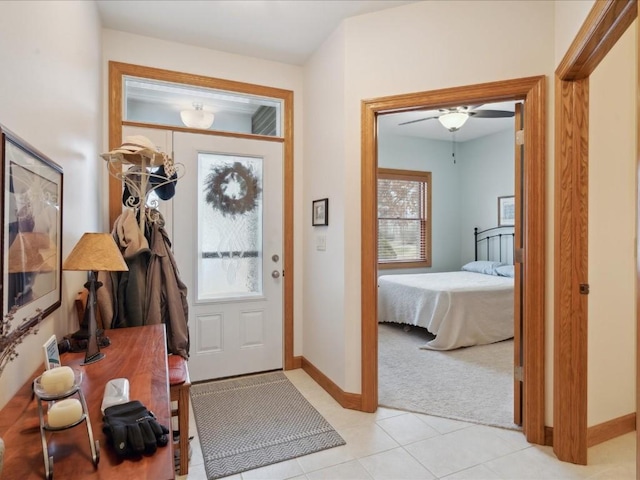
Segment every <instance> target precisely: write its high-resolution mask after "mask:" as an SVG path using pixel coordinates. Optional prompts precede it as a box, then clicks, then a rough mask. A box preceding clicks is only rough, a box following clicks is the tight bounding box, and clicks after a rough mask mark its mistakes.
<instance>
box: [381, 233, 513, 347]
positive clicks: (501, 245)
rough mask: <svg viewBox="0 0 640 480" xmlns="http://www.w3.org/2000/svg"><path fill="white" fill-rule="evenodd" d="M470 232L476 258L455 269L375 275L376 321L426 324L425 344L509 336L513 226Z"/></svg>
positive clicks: (484, 341)
mask: <svg viewBox="0 0 640 480" xmlns="http://www.w3.org/2000/svg"><path fill="white" fill-rule="evenodd" d="M474 233H475V241H476V248H475V251H476V256H475V258H476V260H474V261H472V262H469V263H467V264H465V265H463V267H462V269H461V270H460V271H454V272H438V273H422V274H406V275H382V276H380V277H379V278H378V321H379V322H393V323H401V324H407V325H413V326H418V327H423V328H426V329H427V330H428V331H429V332H431V333H432V334H434V335H435V338H434V339H433V340H431V341H429V342H428V343H427V344H426V345H424V346H423V347H421V348H425V349H430V350H452V349H455V348H460V347H467V346H472V345H484V344H488V343H494V342H498V341H501V340H506V339H508V338H511V337H513V305H514V296H513V295H514V293H513V227H509V229H506V233H505V227H495V228H492V229H487V230H484V231H478V230H477V229H475V232H474ZM482 257H484V259H480V260H479V258H482Z"/></svg>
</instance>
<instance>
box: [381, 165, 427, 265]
mask: <svg viewBox="0 0 640 480" xmlns="http://www.w3.org/2000/svg"><path fill="white" fill-rule="evenodd" d="M430 266H431V172H421V171H414V170H393V169H387V168H379V169H378V267H379V268H412V267H430Z"/></svg>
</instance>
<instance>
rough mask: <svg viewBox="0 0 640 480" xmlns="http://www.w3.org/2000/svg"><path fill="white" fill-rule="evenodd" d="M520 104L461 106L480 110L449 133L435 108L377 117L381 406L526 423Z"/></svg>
mask: <svg viewBox="0 0 640 480" xmlns="http://www.w3.org/2000/svg"><path fill="white" fill-rule="evenodd" d="M521 106H522V104H521V103H518V102H514V101H508V102H499V103H488V104H483V105H476V106H474V107H472V108H467V107H458V110H463V111H465V112H466V111H467V110H469V111H470V112H471V113H473V114H474V115H473V116H470V117H469V118H467V119H466V122H465V123H464V125H463V126H462V127H460V128H459V130H453V131H451V130H449V129H448V128H445V127H443V125H441V122H440V121H438V116H439V115H442V112H441V111H439V110H420V111H412V112H400V113H387V114H383V115H380V117H379V118H378V140H377V147H378V148H377V151H378V174H379V175H380V176H379V178H378V206H377V210H378V212H379V215H380V220H379V232H378V238H379V243H380V246H379V251H378V256H379V264H378V322H379V323H378V342H379V343H378V400H379V405H380V406H384V407H389V408H393V409H399V410H405V411H412V412H417V413H425V414H429V415H434V416H439V417H445V418H451V419H458V420H466V421H469V422H475V423H480V424H486V425H493V426H499V427H503V428H507V429H518V426H519V425H521V423H522V422H521V402H520V400H521V398H520V396H519V393H520V390H521V388H520V386H521V385H520V384H521V382H517V384H516V385H515V386H514V380H513V372H514V365H515V362H514V360H515V358H514V347H515V345H518V343H517V338H518V337H519V335H517V330H518V329H517V328H515V325H516V324H518V325H519V323H518V317H519V315H516V316H515V317H514V314H518V313H519V309H518V308H514V303H516V305H515V307H517V302H515V299H514V293H515V294H518V293H519V290H515V289H514V283H516V282H514V279H513V271H514V267H513V262H514V255H513V252H514V245H515V242H514V237H515V231H514V230H515V209H514V208H513V207H514V206H515V201H514V200H515V196H514V194H515V193H516V189H517V190H520V188H521V182H519V181H518V179H517V174H516V172H519V171H520V169H519V168H518V167H519V165H518V167H517V166H516V164H517V162H519V160H520V158H521V157H522V156H521V155H519V153H520V150H521V148H522V147H521V146H514V138H515V131H516V130H520V129H521V125H520V120H521V115H520V110H521V109H520V107H521ZM516 108H517V111H516ZM516 125H517V126H518V128H516ZM388 172H393V175H391V174H390V173H388ZM420 175H425V176H426V179H427V181H426V182H421V181H420V180H421V177H420ZM517 193H518V197H519V198H520V197H521V194H520V192H519V191H518V192H517ZM418 207H422V208H418ZM499 213H502V215H501V216H500V215H499ZM520 223H521V222H519V225H518V226H520ZM419 227H422V228H419ZM476 228H477V230H476ZM520 238H521V236H520V234H519V232H518V240H520ZM412 247H413V248H412ZM420 260H422V263H419V261H420ZM485 262H492V263H491V264H487V263H485ZM498 263H499V264H503V265H501V266H500V267H496V268H495V269H494V268H492V269H491V270H490V271H488V270H485V268H487V267H488V266H489V265H492V266H493V265H497V264H498ZM461 267H462V268H461ZM518 283H519V282H518ZM514 330H515V331H516V332H515V333H516V335H514ZM514 336H515V338H516V340H515V341H514ZM461 347H468V348H461ZM518 353H519V350H518ZM518 359H519V356H518ZM518 365H520V364H519V363H518ZM514 387H515V388H514ZM514 414H515V415H514Z"/></svg>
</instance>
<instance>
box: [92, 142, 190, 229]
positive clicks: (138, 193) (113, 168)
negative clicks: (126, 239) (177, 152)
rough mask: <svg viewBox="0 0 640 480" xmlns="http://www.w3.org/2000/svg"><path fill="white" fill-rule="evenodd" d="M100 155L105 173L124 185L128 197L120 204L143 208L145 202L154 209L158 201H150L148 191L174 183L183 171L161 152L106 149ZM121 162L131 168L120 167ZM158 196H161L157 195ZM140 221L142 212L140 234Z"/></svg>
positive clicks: (181, 167)
mask: <svg viewBox="0 0 640 480" xmlns="http://www.w3.org/2000/svg"><path fill="white" fill-rule="evenodd" d="M102 157H103V158H104V159H105V160H107V170H108V172H109V174H110V175H111V176H113V177H115V178H117V179H118V180H120V181H122V182H123V185H124V186H125V188H126V189H128V191H129V197H128V198H127V199H126V200H125V201H124V205H125V206H127V207H130V208H133V209H144V208H145V206H147V205H149V206H151V207H152V208H157V206H158V205H157V203H158V202H157V201H156V200H155V199H154V200H152V201H150V200H149V194H150V193H151V192H153V191H157V190H158V189H162V188H163V187H167V186H169V185H170V184H173V186H175V183H176V182H177V181H178V180H179V179H181V178H182V177H183V176H184V174H185V167H184V165H183V164H181V163H173V161H172V160H171V158H170V157H168V156H167V155H166V154H164V153H159V152H152V151H149V152H148V153H145V152H140V153H137V154H123V153H119V152H109V153H105V154H103V155H102ZM158 158H162V163H159V161H158ZM123 164H129V165H132V167H129V168H128V169H127V170H124V169H123ZM161 167H163V168H161ZM159 171H160V172H159ZM163 173H164V174H163ZM174 188H175V187H174ZM159 198H162V197H160V196H159ZM144 222H145V220H144V215H140V219H139V227H140V231H141V232H143V233H144Z"/></svg>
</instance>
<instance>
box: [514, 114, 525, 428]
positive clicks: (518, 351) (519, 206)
mask: <svg viewBox="0 0 640 480" xmlns="http://www.w3.org/2000/svg"><path fill="white" fill-rule="evenodd" d="M522 110H523V106H522V103H516V106H515V127H516V128H515V130H516V133H515V138H514V142H513V143H514V161H515V182H514V185H515V188H514V194H515V201H516V218H515V225H516V228H515V231H514V233H515V237H514V270H515V277H514V278H517V279H519V281H516V282H514V284H513V314H514V315H513V365H514V367H515V368H514V371H516V369H518V368H520V369H521V368H522V367H523V365H522V363H523V362H522V357H523V355H522V345H523V342H522V320H523V315H522V295H523V291H522V278H523V273H524V272H522V268H523V264H522V258H521V255H519V254H516V252H518V251H520V250H521V249H523V248H524V245H523V243H522V210H523V203H522V188H523V185H522V184H523V181H522V180H523V178H522V177H523V173H524V169H523V163H522V162H523V161H524V155H525V152H524V151H523V150H525V146H524V145H519V142H518V131H519V130H521V129H523V128H524V116H523V111H522ZM523 388H524V385H523V381H522V378H517V376H516V375H514V378H513V423H515V424H516V425H522V391H523Z"/></svg>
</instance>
